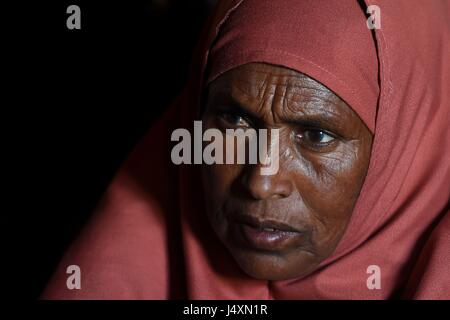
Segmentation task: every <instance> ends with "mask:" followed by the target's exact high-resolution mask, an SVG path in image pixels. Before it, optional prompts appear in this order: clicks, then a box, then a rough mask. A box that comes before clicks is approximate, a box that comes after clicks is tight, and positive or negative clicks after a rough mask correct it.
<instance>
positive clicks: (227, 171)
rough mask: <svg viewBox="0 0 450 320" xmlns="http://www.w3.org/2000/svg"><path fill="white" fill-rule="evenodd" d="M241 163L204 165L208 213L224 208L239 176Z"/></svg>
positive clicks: (203, 179)
mask: <svg viewBox="0 0 450 320" xmlns="http://www.w3.org/2000/svg"><path fill="white" fill-rule="evenodd" d="M239 167H240V166H239V165H224V164H223V165H220V164H219V165H206V164H203V165H202V169H201V171H202V182H203V190H204V194H205V197H204V198H205V203H206V209H207V212H208V215H211V214H213V213H214V212H218V211H221V210H223V208H224V205H225V204H226V203H227V200H228V199H229V197H230V195H231V194H232V187H233V185H234V183H235V181H236V179H238V177H239V172H240V168H239Z"/></svg>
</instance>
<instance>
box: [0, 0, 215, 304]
mask: <svg viewBox="0 0 450 320" xmlns="http://www.w3.org/2000/svg"><path fill="white" fill-rule="evenodd" d="M36 2H37V1H35V2H34V3H30V4H25V3H21V7H20V8H15V9H13V10H10V11H4V14H5V15H10V18H12V19H11V20H12V21H11V23H10V24H9V27H10V29H8V30H10V31H11V32H10V33H8V36H11V38H10V39H8V40H11V43H10V45H9V46H7V48H6V49H12V50H11V51H10V53H11V56H8V59H7V60H6V62H7V63H8V64H9V67H12V68H11V69H12V72H11V75H10V76H9V83H10V84H12V85H13V87H15V88H16V89H15V90H14V89H13V90H12V91H11V92H9V94H11V96H12V97H11V100H10V102H8V108H7V109H8V111H11V114H10V115H8V116H5V117H3V121H5V122H7V124H8V122H9V125H10V126H11V128H9V129H7V135H6V136H7V140H8V141H9V142H11V143H10V144H11V146H10V147H11V149H10V152H8V154H12V155H14V157H12V162H13V165H14V169H12V168H13V166H12V165H11V166H9V165H7V166H5V167H4V171H5V174H8V173H10V174H11V173H12V176H13V177H12V181H11V184H9V186H8V191H12V192H14V193H15V194H16V195H18V196H17V197H11V198H10V199H7V200H10V201H12V206H8V207H9V208H10V209H8V210H7V211H8V212H4V215H5V216H6V217H7V218H11V217H12V218H13V220H16V221H15V222H16V223H15V224H13V225H8V229H9V230H7V231H9V232H10V233H11V234H10V235H8V237H7V242H6V246H7V247H8V248H9V249H12V251H13V255H12V257H11V259H9V260H8V263H7V265H8V267H9V268H11V269H12V270H10V271H11V273H7V275H8V277H9V279H7V280H9V281H11V282H12V285H13V288H14V289H15V290H13V291H10V297H13V298H14V297H22V296H24V295H27V296H28V297H31V298H33V299H35V298H37V297H38V296H39V294H40V293H41V291H42V290H43V288H44V286H45V283H46V282H47V281H48V278H49V276H50V275H51V274H52V272H53V271H54V268H55V267H56V264H57V263H58V260H59V259H60V257H61V255H62V254H63V252H64V250H65V248H66V247H67V246H68V244H70V242H71V241H72V239H73V238H74V236H76V234H77V232H78V231H79V230H80V228H81V227H82V226H83V224H84V223H85V222H86V220H87V219H88V218H89V215H90V214H91V212H92V210H93V209H94V207H95V205H96V203H97V201H98V200H99V198H100V196H101V195H102V193H103V191H104V189H105V188H106V186H107V184H108V183H109V182H110V180H111V179H112V177H113V176H114V173H115V172H116V170H117V169H118V166H119V165H120V164H121V162H122V161H123V160H124V159H125V158H126V156H127V154H128V153H129V152H130V151H131V149H132V148H133V146H134V145H135V143H136V142H137V141H138V140H139V138H140V137H141V136H142V135H143V134H144V133H145V131H146V130H147V128H148V127H149V125H150V124H151V122H152V121H153V120H154V119H155V118H156V117H157V116H158V115H160V114H161V112H163V110H164V109H165V108H166V107H167V106H168V105H169V104H170V102H171V101H172V100H173V99H174V98H175V97H176V95H177V94H178V93H179V91H180V90H181V87H182V85H183V84H184V83H185V81H186V79H187V75H188V67H189V63H190V61H191V58H192V52H193V49H194V47H195V45H196V44H197V41H198V37H199V33H200V31H201V28H202V27H203V25H204V22H205V19H206V17H207V14H208V12H209V10H210V6H209V5H208V4H207V3H206V1H201V0H167V1H161V0H159V1H157V0H147V1H98V0H97V1H93V0H91V1H80V0H73V1H54V2H40V3H36ZM164 3H165V4H164ZM72 4H76V5H78V6H79V7H80V9H81V30H68V29H67V27H66V20H67V18H68V17H69V15H70V14H67V13H66V10H67V7H68V6H69V5H72ZM8 138H14V141H13V140H12V139H8ZM5 211H6V210H5ZM9 241H11V242H9ZM10 243H13V244H14V245H10ZM22 269H23V270H22ZM13 292H14V293H13Z"/></svg>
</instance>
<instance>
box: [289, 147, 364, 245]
mask: <svg viewBox="0 0 450 320" xmlns="http://www.w3.org/2000/svg"><path fill="white" fill-rule="evenodd" d="M361 152H364V150H363V149H362V148H360V143H359V142H357V141H355V142H349V143H346V144H344V143H342V144H341V145H340V146H339V147H338V148H337V149H336V150H335V151H333V152H330V153H327V154H319V153H315V154H312V153H310V154H306V153H304V154H302V157H301V160H299V163H300V165H299V166H298V167H297V172H299V173H300V174H296V179H295V180H296V188H297V190H298V192H299V194H300V196H301V199H302V201H303V202H304V204H305V207H307V208H308V209H309V211H310V214H309V221H310V223H311V224H312V225H313V226H314V238H315V242H316V244H317V245H320V243H322V244H325V243H328V244H329V243H331V242H334V241H338V239H339V236H340V234H342V232H343V231H344V229H345V226H346V225H347V223H348V220H349V219H350V216H351V214H352V211H353V207H354V204H355V202H356V199H357V198H358V195H359V192H360V189H361V186H362V182H363V181H364V177H365V174H366V168H367V163H365V158H364V157H363V156H362V155H361Z"/></svg>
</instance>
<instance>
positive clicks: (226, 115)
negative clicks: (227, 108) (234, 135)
mask: <svg viewBox="0 0 450 320" xmlns="http://www.w3.org/2000/svg"><path fill="white" fill-rule="evenodd" d="M219 118H220V119H221V120H222V121H223V122H225V124H227V125H230V126H232V127H249V126H250V124H249V123H248V122H247V121H246V120H245V119H244V117H242V116H240V115H238V114H234V113H231V112H222V113H220V114H219Z"/></svg>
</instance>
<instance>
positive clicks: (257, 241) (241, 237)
mask: <svg viewBox="0 0 450 320" xmlns="http://www.w3.org/2000/svg"><path fill="white" fill-rule="evenodd" d="M230 222H231V224H230V227H231V231H232V236H233V238H234V239H235V240H236V241H238V242H240V243H241V244H243V245H244V246H246V247H247V248H250V249H256V250H262V251H283V250H287V249H291V248H294V247H296V246H299V245H301V244H302V242H303V241H304V240H305V237H304V232H302V231H301V230H299V229H296V228H293V227H292V226H290V225H288V224H286V223H284V222H281V221H277V220H273V219H259V218H256V217H254V216H251V215H238V216H236V217H234V219H232V220H231V221H230Z"/></svg>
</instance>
